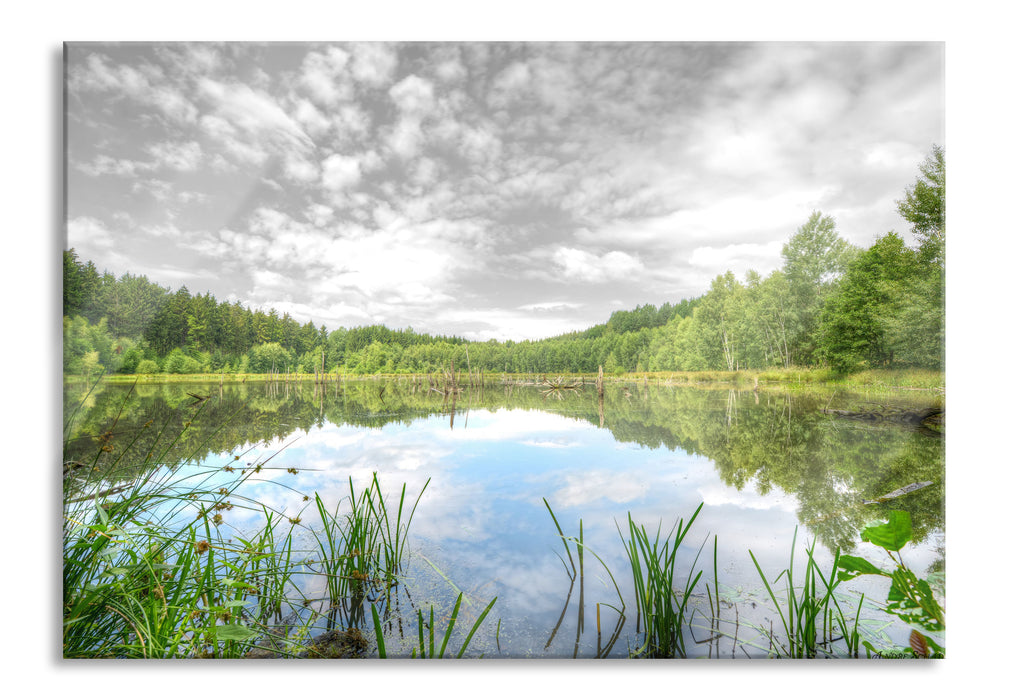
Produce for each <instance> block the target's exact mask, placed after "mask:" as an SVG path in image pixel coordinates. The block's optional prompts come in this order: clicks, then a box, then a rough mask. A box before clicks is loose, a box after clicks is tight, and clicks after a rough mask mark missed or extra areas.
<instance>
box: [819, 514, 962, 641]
mask: <svg viewBox="0 0 1009 700" xmlns="http://www.w3.org/2000/svg"><path fill="white" fill-rule="evenodd" d="M861 534H862V541H863V542H871V543H872V544H874V545H876V546H878V547H882V548H883V549H884V550H885V551H886V554H887V556H888V557H889V559H890V560H891V561H892V562H893V563H894V564H895V568H894V569H893V570H892V571H885V570H883V569H880V568H878V567H876V566H875V565H873V564H871V563H870V562H868V561H866V560H865V559H863V558H862V557H856V556H853V555H847V554H846V555H844V556H842V557H840V558H839V561H838V566H839V568H840V572H839V578H840V579H841V580H843V581H848V580H851V579H854V578H855V577H857V576H862V575H866V574H869V575H876V576H884V577H886V578H889V579H890V591H889V594H888V595H887V603H886V607H885V608H884V610H886V612H888V613H889V614H891V615H895V616H897V617H898V618H900V619H901V620H903V621H904V622H906V623H907V624H908V625H910V626H911V628H912V629H911V632H910V633H909V635H908V646H907V647H904V648H903V649H897V650H877V649H876V648H875V647H873V646H872V645H871V644H870V643H869V642H868V641H863V646H864V647H865V649H866V651H867V652H869V653H872V654H876V655H879V656H887V655H889V656H892V655H893V652H894V651H897V652H898V653H900V654H903V655H906V656H914V657H917V658H942V657H944V656H945V654H946V649H945V647H944V646H943V643H944V641H945V640H944V635H945V630H946V617H945V611H944V610H943V606H942V604H941V603H940V602H939V600H938V599H937V598H936V595H935V593H934V592H933V591H932V586H931V585H930V583H929V581H927V580H924V579H920V578H918V577H917V576H916V575H915V574H914V573H913V572H912V571H911V570H910V569H909V568H908V567H907V566H906V565H905V564H904V560H903V559H902V558H901V556H900V549H901V548H902V547H903V546H904V545H905V544H907V543H908V542H909V541H910V540H911V516H910V515H909V514H908V513H907V512H905V511H901V510H893V511H890V513H889V517H888V519H887V520H886V521H885V522H882V521H880V522H875V523H872V524H870V525H868V526H867V527H866V528H865V529H863V530H862V533H861ZM933 583H934V584H936V585H937V586H938V585H939V584H940V581H938V580H934V581H933Z"/></svg>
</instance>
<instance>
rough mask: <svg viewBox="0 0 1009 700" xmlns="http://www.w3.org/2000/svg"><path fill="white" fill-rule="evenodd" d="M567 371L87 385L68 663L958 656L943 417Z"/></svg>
mask: <svg viewBox="0 0 1009 700" xmlns="http://www.w3.org/2000/svg"><path fill="white" fill-rule="evenodd" d="M551 382H552V385H550V384H548V385H543V384H538V383H532V382H530V383H509V384H494V385H484V386H475V387H474V388H473V389H470V388H469V387H468V386H466V387H465V388H464V389H463V390H462V391H460V392H459V393H457V394H456V393H452V394H443V393H438V392H435V391H432V390H431V389H430V386H429V385H426V384H425V383H423V382H414V381H411V380H409V379H404V380H400V381H381V382H379V381H356V382H354V381H349V382H342V383H341V384H340V385H339V386H338V387H333V386H319V385H315V384H314V383H311V382H307V383H299V384H295V383H291V384H286V385H285V384H283V383H275V384H270V383H262V384H255V385H252V384H246V385H237V384H225V385H221V384H220V383H216V382H215V383H208V384H163V385H142V384H138V385H136V386H121V385H114V384H108V383H101V384H99V385H97V386H94V387H88V386H86V385H83V384H79V385H74V384H68V385H67V386H66V401H67V402H66V405H67V406H69V407H74V406H76V407H77V410H76V411H69V412H68V416H67V425H66V442H65V454H64V457H65V463H66V464H65V478H64V487H65V507H64V520H65V528H64V653H65V655H67V656H138V657H145V656H146V657H165V656H183V657H184V656H215V657H221V656H243V657H244V656H250V655H251V656H257V655H258V656H264V655H265V656H286V657H299V656H301V657H304V656H325V655H333V654H341V655H369V656H383V655H384V656H389V657H396V656H399V657H402V656H406V657H409V656H411V655H414V656H425V657H426V656H456V655H459V654H462V655H465V656H484V657H497V656H504V657H529V656H531V657H540V656H561V657H563V656H605V657H610V658H613V657H624V656H645V657H654V656H688V657H696V656H708V655H711V656H731V657H742V658H745V657H753V656H757V657H761V656H806V655H816V656H848V655H856V654H858V655H859V656H860V657H863V658H864V657H866V656H872V655H878V654H880V653H891V654H892V653H912V654H913V653H915V652H914V650H913V649H914V647H913V645H912V644H911V634H912V633H913V632H917V634H918V635H921V636H923V637H924V638H926V639H927V641H926V642H925V645H926V646H925V648H926V650H927V655H933V654H935V653H942V647H943V646H944V643H943V641H942V635H941V633H942V626H943V625H944V622H941V620H942V618H941V608H942V603H941V601H942V585H941V582H942V574H943V572H944V553H943V541H944V529H945V525H944V500H945V497H944V483H945V480H944V447H943V443H944V440H943V437H942V435H943V433H942V426H941V425H938V426H908V425H901V424H897V423H868V422H861V421H852V420H846V419H843V418H838V417H836V416H832V415H830V414H827V413H824V411H823V408H824V406H826V405H827V403H828V402H829V403H830V405H831V406H834V407H838V408H839V409H843V410H852V411H854V410H857V409H858V407H859V406H865V405H867V404H873V403H879V400H880V397H879V396H876V395H865V394H857V393H850V392H839V391H835V390H832V391H831V392H830V393H827V392H817V391H815V390H810V391H805V392H800V393H795V392H789V391H783V390H769V389H767V388H762V389H761V390H760V391H758V392H754V391H753V390H752V388H748V389H726V388H724V387H722V386H720V387H714V386H712V387H708V388H703V389H702V388H697V387H684V386H667V385H658V384H656V383H654V382H652V383H644V382H631V381H628V382H625V383H623V384H619V383H616V382H610V383H607V385H606V387H605V391H604V392H603V395H602V396H599V395H598V394H597V391H596V388H595V386H594V385H593V384H591V383H586V384H585V385H583V386H581V388H576V387H573V386H569V384H568V382H567V380H560V381H554V380H553V379H551ZM885 401H886V402H887V403H888V404H893V403H902V404H903V405H905V406H906V407H907V408H909V409H925V408H928V407H929V406H932V405H934V404H935V403H936V402H937V401H938V402H940V403H941V396H937V395H933V394H926V393H923V392H906V393H904V394H901V395H899V396H897V395H891V396H888V397H887V398H886V399H885ZM922 484H924V486H920V487H918V488H914V489H911V490H905V491H903V492H902V489H904V488H905V487H907V486H908V485H922ZM702 503H703V507H699V504H702ZM891 510H899V511H901V512H903V513H905V514H906V515H905V516H899V517H900V518H901V521H900V522H901V526H900V527H901V528H902V530H901V533H902V534H901V535H900V536H899V537H897V538H896V539H894V540H892V542H891V545H890V546H889V547H886V548H885V549H880V548H879V547H876V546H872V545H871V542H873V541H874V540H872V539H871V538H870V539H869V540H868V541H865V542H863V539H864V537H863V533H864V532H865V531H866V530H867V529H868V528H873V527H879V526H880V523H879V522H877V521H881V522H886V521H887V519H888V518H889V519H891V520H892V518H891V516H890V511H891ZM691 514H692V515H691ZM898 551H899V552H900V554H899V555H897V558H895V559H894V560H893V561H891V560H890V558H889V557H888V556H887V555H886V552H898ZM803 553H805V556H803ZM796 555H798V556H796ZM846 557H849V558H852V557H853V558H857V559H858V561H856V560H855V559H850V560H849V559H846ZM901 557H902V558H901ZM799 564H805V566H804V567H802V568H800V566H799ZM846 567H847V568H846ZM779 572H789V573H783V574H782V576H781V577H778V573H779ZM845 572H847V573H845ZM887 572H889V573H890V574H893V573H894V572H899V576H898V577H896V578H887V575H888V574H887ZM919 577H920V578H919ZM897 578H900V580H901V581H903V585H905V587H908V586H909V587H910V588H909V589H908V590H910V591H911V592H910V593H908V596H918V597H922V596H925V597H927V598H929V599H930V600H931V601H933V602H934V606H933V607H932V608H930V609H931V610H933V612H936V611H937V612H938V616H933V618H932V619H931V620H930V621H928V623H927V625H930V627H929V626H927V625H926V624H925V623H922V622H921V621H920V620H917V619H914V618H913V617H908V616H907V613H908V611H907V610H905V609H898V608H893V609H892V610H891V611H889V612H888V611H887V608H888V606H889V605H891V603H892V598H891V596H890V591H889V588H888V586H890V585H893V581H896V580H897ZM926 588H927V593H925V590H926ZM863 595H864V596H865V597H864V599H863V597H862V596H863ZM888 600H890V601H891V602H890V603H888V602H887V601H888ZM906 607H908V608H910V607H915V606H911V605H908V606H906ZM891 613H893V614H891ZM899 614H904V615H905V617H904V618H901V617H900V615H899ZM814 632H815V633H814ZM856 635H857V636H856ZM915 639H917V637H916V638H915ZM593 640H594V641H595V643H592V642H593ZM918 648H919V649H920V648H921V645H920V644H919V645H918ZM908 649H912V651H911V652H908V651H907V650H908ZM888 650H889V651H888ZM895 650H896V651H895Z"/></svg>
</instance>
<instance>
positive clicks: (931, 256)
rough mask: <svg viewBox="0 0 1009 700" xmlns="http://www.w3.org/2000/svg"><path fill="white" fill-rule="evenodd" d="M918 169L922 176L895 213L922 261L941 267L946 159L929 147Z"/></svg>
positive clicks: (901, 201)
mask: <svg viewBox="0 0 1009 700" xmlns="http://www.w3.org/2000/svg"><path fill="white" fill-rule="evenodd" d="M919 169H920V170H921V175H920V176H919V177H918V179H917V180H916V181H915V183H914V184H913V185H911V186H909V187H908V188H907V189H906V190H905V191H904V198H903V199H900V200H898V201H897V211H898V212H899V213H900V215H901V216H902V217H904V219H906V220H907V222H908V223H910V224H911V231H912V232H913V233H914V235H915V238H917V240H918V243H919V246H920V249H921V250H922V252H923V254H924V256H925V259H926V260H929V261H932V260H934V261H938V262H940V264H941V263H942V260H943V257H944V256H943V253H944V250H945V239H946V155H945V152H944V150H943V149H942V147H940V146H932V152H931V153H930V154H929V155H928V156H927V157H926V158H925V160H924V162H922V163H921V165H920V166H919Z"/></svg>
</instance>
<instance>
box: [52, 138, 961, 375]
mask: <svg viewBox="0 0 1009 700" xmlns="http://www.w3.org/2000/svg"><path fill="white" fill-rule="evenodd" d="M920 171H921V173H920V176H919V177H918V178H917V180H916V182H915V183H914V184H913V185H911V186H909V187H907V189H906V190H905V192H904V195H903V197H902V198H901V199H899V200H897V211H898V212H899V213H900V215H901V216H902V217H903V218H904V219H905V220H906V221H907V222H908V223H909V224H910V226H911V231H912V233H913V236H914V239H915V240H914V244H913V245H907V244H906V243H905V242H904V240H903V239H902V238H901V237H900V236H899V235H898V234H896V233H894V232H889V233H887V234H885V235H882V236H880V237H878V238H877V240H876V241H875V242H874V244H873V245H872V246H870V247H869V248H867V249H862V248H859V247H856V246H854V245H852V244H850V243H848V242H847V241H845V240H844V239H843V238H842V237H841V236H840V235H839V233H838V231H837V226H836V223H835V221H834V219H833V217H831V216H828V215H825V214H823V213H822V212H819V211H815V212H813V213H812V214H811V215H810V217H809V219H808V220H807V221H806V222H805V223H804V224H803V225H802V226H800V227H799V228H798V229H797V230H796V232H795V233H794V234H793V235H792V236H791V238H790V239H789V240H788V242H787V243H786V244H785V245H784V247H783V249H782V258H783V260H784V264H783V266H782V268H781V269H780V270H775V271H774V272H772V273H770V274H769V275H767V276H766V277H761V276H760V275H759V274H757V273H756V272H754V271H750V272H748V273H747V274H746V275H745V276H744V278H743V279H738V278H737V277H736V276H735V275H734V274H733V273H732V272H731V271H730V272H726V273H725V274H723V275H718V276H717V277H716V278H715V279H714V280H712V281H711V284H710V287H709V289H708V290H707V291H706V292H705V293H704V294H702V295H701V296H700V297H698V298H694V299H685V300H681V301H680V302H678V303H676V304H671V303H669V302H666V303H663V304H662V305H661V306H658V307H656V306H654V305H652V304H645V305H641V306H638V307H637V308H635V309H633V310H620V311H615V312H613V314H611V316H610V318H609V320H608V321H607V322H606V323H605V324H599V325H596V326H593V327H591V328H588V329H586V330H584V331H578V332H572V333H566V334H563V335H559V336H556V337H553V338H548V339H545V340H537V341H522V342H514V341H510V340H509V341H504V342H500V341H496V340H491V341H486V342H468V341H466V340H464V339H462V338H459V337H455V336H443V335H430V334H426V333H417V332H414V331H413V330H412V329H410V328H407V329H405V330H393V329H389V328H386V327H385V326H382V325H370V326H364V327H357V328H350V329H348V328H343V327H341V328H338V329H335V330H332V331H330V330H328V329H327V328H326V327H325V326H324V325H323V326H320V327H316V326H315V325H314V323H313V322H311V321H309V322H307V323H304V324H302V323H299V322H298V321H296V320H294V319H293V318H291V316H290V315H289V314H286V313H285V314H283V315H280V314H279V313H278V312H277V311H276V310H274V309H269V310H265V311H264V310H260V309H251V308H247V307H244V306H242V304H240V303H230V302H227V301H225V302H218V301H217V300H216V299H215V298H214V297H213V295H212V294H209V293H207V294H196V295H192V294H191V293H190V292H189V290H188V289H187V288H186V287H185V286H183V287H181V288H179V289H178V290H176V291H174V292H173V291H171V290H170V289H168V288H165V287H163V286H161V285H159V284H157V283H154V282H151V281H149V280H148V279H147V278H146V277H143V276H136V275H131V274H129V273H127V274H124V275H122V276H121V277H119V278H117V277H115V276H114V275H113V274H111V273H109V272H104V273H99V272H98V270H97V268H96V267H95V265H94V263H93V262H91V261H81V260H80V259H78V257H77V254H76V252H75V251H74V250H73V249H70V250H68V251H64V255H63V315H64V319H63V326H64V345H63V359H64V371H65V373H67V374H73V375H89V376H90V375H92V374H94V373H96V372H103V371H104V372H110V373H113V372H118V373H125V374H157V373H169V374H194V373H228V374H231V373H249V372H251V373H266V372H300V373H314V372H322V371H340V372H345V373H351V374H375V373H380V372H381V373H428V372H440V371H442V370H443V369H447V368H448V367H449V366H451V365H453V364H454V365H455V367H456V368H457V369H461V368H464V367H469V368H472V369H473V371H476V370H478V369H479V370H483V371H485V372H530V373H552V372H558V373H561V372H594V371H596V369H597V368H598V367H599V366H602V367H603V368H604V369H605V371H607V372H612V373H620V372H624V371H650V372H662V371H691V370H729V371H732V370H740V369H766V368H775V367H781V368H788V367H795V366H802V367H812V366H826V367H830V368H832V369H834V370H836V371H839V372H843V373H848V372H852V371H856V370H858V369H862V368H886V367H894V368H896V367H920V368H926V369H942V368H943V367H944V347H945V303H944V299H945V155H944V152H943V149H942V148H940V147H938V146H935V147H933V148H932V151H931V152H930V153H929V155H928V156H927V157H926V159H925V160H924V161H923V162H922V164H921V166H920Z"/></svg>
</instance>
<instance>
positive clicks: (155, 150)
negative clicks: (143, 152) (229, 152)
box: [147, 141, 203, 171]
mask: <svg viewBox="0 0 1009 700" xmlns="http://www.w3.org/2000/svg"><path fill="white" fill-rule="evenodd" d="M147 152H148V153H150V154H151V155H152V156H153V157H154V159H155V160H156V162H157V164H156V167H164V168H169V169H171V170H183V171H185V170H196V168H197V167H199V165H200V161H201V160H202V159H203V149H202V148H200V144H199V143H197V142H196V141H187V142H185V143H171V142H162V143H154V144H151V145H150V146H148V147H147Z"/></svg>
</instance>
